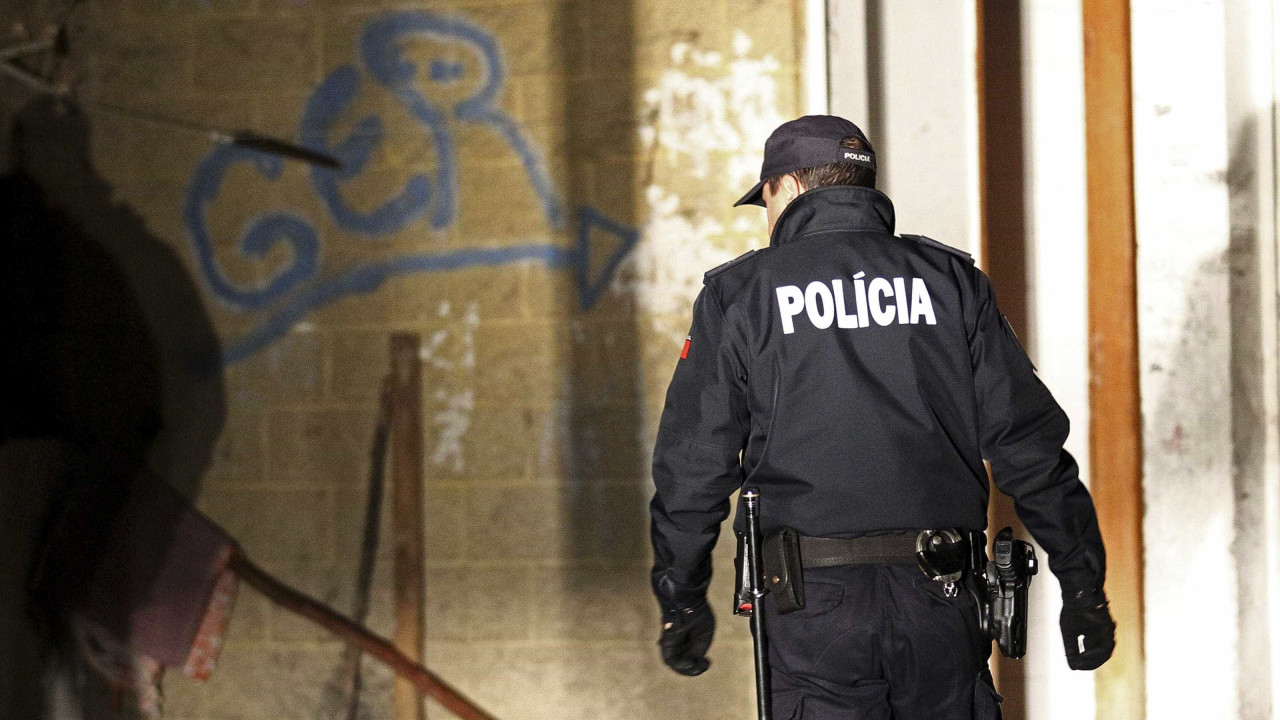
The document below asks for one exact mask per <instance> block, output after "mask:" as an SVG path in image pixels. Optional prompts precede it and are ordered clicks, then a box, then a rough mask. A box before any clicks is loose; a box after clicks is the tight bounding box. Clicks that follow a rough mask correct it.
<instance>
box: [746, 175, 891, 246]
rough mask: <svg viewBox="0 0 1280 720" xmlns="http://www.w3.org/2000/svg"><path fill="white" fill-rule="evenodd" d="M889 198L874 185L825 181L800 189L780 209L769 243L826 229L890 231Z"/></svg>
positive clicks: (771, 244) (888, 233)
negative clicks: (830, 183) (803, 189)
mask: <svg viewBox="0 0 1280 720" xmlns="http://www.w3.org/2000/svg"><path fill="white" fill-rule="evenodd" d="M893 220H894V217H893V202H892V201H891V200H889V198H888V196H886V195H885V194H884V193H882V192H880V191H879V190H876V189H874V188H865V187H855V186H852V185H829V186H826V187H820V188H815V189H813V190H809V191H806V192H804V193H801V194H800V196H799V197H797V198H796V199H795V200H792V201H791V204H790V205H788V206H787V208H786V209H785V210H783V211H782V215H781V217H779V218H778V224H777V225H775V226H774V228H773V235H772V237H770V238H769V245H770V246H777V245H785V244H787V243H789V242H792V241H794V240H796V239H799V238H801V237H804V236H805V235H811V234H813V233H817V232H823V231H826V230H845V231H853V232H857V231H863V232H876V233H885V234H887V235H892V234H893Z"/></svg>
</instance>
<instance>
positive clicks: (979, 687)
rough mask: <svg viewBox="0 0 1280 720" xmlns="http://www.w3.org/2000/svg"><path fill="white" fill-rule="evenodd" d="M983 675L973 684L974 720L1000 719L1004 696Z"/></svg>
mask: <svg viewBox="0 0 1280 720" xmlns="http://www.w3.org/2000/svg"><path fill="white" fill-rule="evenodd" d="M985 675H986V673H983V675H979V676H978V679H977V681H976V682H974V684H973V720H1000V719H1001V714H1000V703H1002V702H1004V698H1003V697H1001V696H1000V693H998V692H996V689H995V687H993V686H992V685H991V681H989V680H988V679H987V678H986V677H984V676H985Z"/></svg>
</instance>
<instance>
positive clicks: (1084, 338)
mask: <svg viewBox="0 0 1280 720" xmlns="http://www.w3.org/2000/svg"><path fill="white" fill-rule="evenodd" d="M1083 33H1084V29H1083V15H1082V9H1081V3H1080V0H1023V2H1022V49H1023V50H1022V51H1023V58H1022V59H1023V83H1022V85H1023V89H1024V96H1023V117H1024V119H1025V124H1024V128H1025V130H1024V132H1025V148H1026V150H1025V158H1026V193H1027V197H1026V209H1027V214H1026V217H1027V258H1028V268H1027V272H1028V278H1027V302H1028V306H1029V307H1028V323H1029V325H1030V326H1031V327H1033V328H1035V332H1033V333H1032V338H1033V342H1034V346H1033V347H1030V348H1028V350H1029V351H1030V352H1031V354H1032V357H1034V358H1035V360H1036V365H1037V366H1038V367H1039V370H1040V378H1041V379H1042V380H1043V381H1044V383H1045V385H1046V386H1048V388H1049V389H1050V390H1051V391H1052V392H1053V394H1054V397H1056V398H1057V400H1058V402H1059V404H1061V405H1062V407H1063V409H1064V410H1065V411H1066V413H1067V416H1068V417H1070V418H1071V427H1072V432H1071V436H1070V438H1069V439H1068V441H1067V450H1068V451H1070V452H1071V454H1072V455H1074V456H1075V458H1076V460H1077V461H1078V462H1079V463H1080V475H1081V477H1082V478H1083V479H1084V480H1085V482H1086V484H1087V483H1088V478H1089V344H1088V329H1089V327H1088V326H1089V313H1088V298H1087V292H1088V283H1087V278H1086V273H1087V265H1088V258H1087V249H1088V248H1087V242H1086V214H1085V207H1086V186H1085V155H1084V152H1083V147H1084V47H1083V43H1084V34H1083ZM996 201H998V200H997V199H992V202H996ZM1044 557H1045V556H1044V554H1043V551H1041V558H1042V559H1043V558H1044ZM1042 568H1043V571H1042V572H1041V574H1040V575H1039V576H1038V577H1037V578H1036V580H1035V582H1034V583H1033V584H1032V594H1031V601H1032V608H1031V615H1030V618H1031V628H1030V630H1029V638H1028V640H1029V647H1028V652H1027V657H1026V659H1025V660H1023V662H1024V663H1025V665H1026V685H1027V691H1026V692H1027V695H1026V697H1027V715H1026V717H1027V718H1028V720H1079V719H1080V718H1092V717H1093V716H1094V714H1095V708H1094V705H1095V703H1094V694H1093V675H1092V674H1091V673H1080V672H1073V671H1072V670H1071V669H1070V668H1068V667H1067V663H1066V659H1065V654H1064V651H1063V647H1062V636H1061V634H1060V632H1059V630H1058V612H1059V610H1061V608H1062V601H1061V590H1060V588H1059V586H1058V581H1057V579H1056V578H1054V577H1053V573H1051V572H1048V571H1047V570H1048V565H1047V564H1045V565H1042Z"/></svg>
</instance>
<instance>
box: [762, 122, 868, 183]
mask: <svg viewBox="0 0 1280 720" xmlns="http://www.w3.org/2000/svg"><path fill="white" fill-rule="evenodd" d="M840 147H841V148H843V149H845V150H866V149H867V146H866V143H864V142H862V138H860V137H858V136H857V135H850V136H848V137H846V138H844V139H843V140H841V141H840ZM786 174H787V175H793V176H795V179H796V180H799V181H800V184H802V185H804V187H805V189H807V190H812V189H814V188H819V187H824V186H826V185H857V186H858V187H869V188H873V187H875V186H876V171H875V170H872V169H871V168H869V167H867V166H866V165H855V164H854V163H848V162H834V163H827V164H826V165H818V166H817V167H810V168H802V169H800V170H796V171H793V172H790V173H786ZM782 177H783V176H782V175H775V176H774V177H771V178H769V192H772V193H776V192H778V186H779V185H780V184H781V183H782Z"/></svg>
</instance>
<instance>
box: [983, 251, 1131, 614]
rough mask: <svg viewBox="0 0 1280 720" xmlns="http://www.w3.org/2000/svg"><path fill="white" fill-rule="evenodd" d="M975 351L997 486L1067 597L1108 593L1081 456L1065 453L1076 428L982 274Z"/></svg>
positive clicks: (987, 454)
mask: <svg viewBox="0 0 1280 720" xmlns="http://www.w3.org/2000/svg"><path fill="white" fill-rule="evenodd" d="M973 272H974V273H975V275H976V284H975V295H974V302H973V306H972V307H973V315H972V324H971V325H970V326H969V327H970V336H969V350H970V353H971V356H972V360H973V370H974V385H975V389H976V392H977V407H978V420H979V436H980V439H981V443H982V454H983V457H984V458H986V460H987V461H988V462H990V463H991V474H992V478H993V479H994V480H995V484H996V487H997V488H998V489H999V490H1000V491H1001V492H1003V493H1005V494H1007V495H1010V496H1012V497H1013V499H1014V506H1015V508H1016V509H1017V512H1018V517H1019V518H1020V519H1021V520H1022V522H1023V524H1024V525H1026V527H1027V530H1029V531H1030V532H1031V536H1032V537H1034V538H1035V539H1036V542H1038V543H1040V546H1041V547H1042V548H1044V550H1045V552H1046V553H1048V555H1049V567H1050V569H1052V570H1053V574H1054V575H1056V576H1057V577H1058V581H1059V582H1060V583H1061V585H1062V590H1063V593H1064V596H1066V595H1069V594H1070V593H1073V592H1076V591H1080V590H1091V589H1101V588H1102V584H1103V580H1104V577H1105V575H1106V553H1105V550H1104V549H1103V545H1102V535H1101V533H1100V532H1099V529H1098V517H1097V514H1096V513H1095V511H1094V507H1093V499H1092V498H1091V497H1090V496H1089V491H1088V490H1087V489H1086V488H1085V486H1084V484H1083V483H1081V482H1080V471H1079V468H1078V466H1077V465H1076V461H1075V458H1073V457H1071V454H1070V453H1068V452H1067V451H1066V450H1064V449H1063V444H1064V443H1066V440H1067V434H1068V432H1069V431H1070V423H1069V421H1068V420H1067V416H1066V413H1064V412H1063V411H1062V408H1061V407H1059V406H1058V403H1057V402H1056V401H1055V400H1054V399H1053V395H1051V394H1050V393H1049V390H1048V388H1046V387H1045V386H1044V384H1043V383H1041V382H1040V379H1039V378H1038V377H1036V373H1035V368H1034V367H1033V366H1032V364H1031V360H1030V359H1029V358H1028V357H1027V354H1026V352H1025V351H1024V350H1023V349H1022V345H1021V343H1019V342H1018V339H1017V337H1016V336H1015V335H1014V333H1013V330H1012V329H1011V328H1010V327H1009V323H1008V320H1006V319H1005V318H1004V316H1003V315H1001V314H1000V311H999V310H998V309H997V308H996V303H995V296H994V293H993V292H992V289H991V284H990V282H989V281H988V280H987V277H986V276H985V275H983V274H982V273H981V272H980V271H977V270H976V269H975V270H974V271H973Z"/></svg>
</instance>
